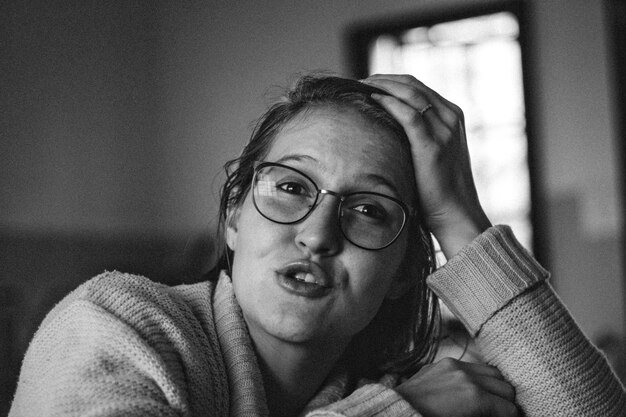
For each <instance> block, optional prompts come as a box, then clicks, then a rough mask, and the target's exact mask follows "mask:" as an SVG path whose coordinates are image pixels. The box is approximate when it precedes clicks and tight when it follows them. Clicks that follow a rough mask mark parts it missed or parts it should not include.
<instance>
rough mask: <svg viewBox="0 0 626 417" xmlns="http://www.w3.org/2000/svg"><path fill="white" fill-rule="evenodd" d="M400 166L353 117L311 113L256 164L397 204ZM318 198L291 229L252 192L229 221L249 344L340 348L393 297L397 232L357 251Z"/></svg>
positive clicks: (399, 256) (332, 208)
mask: <svg viewBox="0 0 626 417" xmlns="http://www.w3.org/2000/svg"><path fill="white" fill-rule="evenodd" d="M407 158H408V157H407V155H404V154H403V152H402V148H401V146H400V143H399V141H398V139H397V138H394V137H392V134H391V133H390V132H389V131H387V130H386V129H383V128H381V127H378V126H375V125H374V124H372V123H371V122H369V121H368V120H366V119H365V118H363V117H362V116H361V115H360V114H358V113H357V112H356V111H353V110H337V109H332V110H331V109H314V110H311V111H309V112H306V113H305V114H301V115H299V116H297V117H295V118H294V119H293V120H291V121H290V122H289V123H288V124H287V125H286V126H284V128H283V129H282V130H281V131H280V132H279V133H278V134H277V136H276V137H275V139H274V142H273V144H272V146H271V149H270V150H269V153H268V155H267V156H266V158H265V161H269V162H280V163H282V164H284V165H288V166H290V167H293V168H296V169H298V170H300V171H302V172H304V173H305V174H307V175H308V176H309V177H310V178H312V179H313V181H315V183H316V184H317V186H318V187H319V188H321V189H328V190H332V191H335V192H338V193H341V194H346V193H350V192H355V191H374V192H378V193H382V194H386V195H389V196H392V197H395V198H397V199H400V200H402V201H404V202H405V203H406V202H409V201H412V195H413V191H412V190H413V187H414V180H413V178H412V177H411V173H412V170H411V169H410V165H409V163H408V162H407ZM320 198H321V200H320V201H319V202H318V205H317V207H316V208H315V209H314V210H313V212H312V213H311V214H310V215H309V216H308V217H306V218H305V219H304V220H302V221H300V222H298V223H295V224H278V223H274V222H272V221H270V220H268V219H266V218H264V217H263V216H262V215H261V214H259V212H258V211H257V210H256V208H255V207H254V204H253V200H252V194H251V193H248V195H247V197H246V198H245V200H244V202H243V203H242V205H241V207H240V208H239V209H238V210H237V212H236V213H233V214H232V215H233V218H232V222H231V223H230V226H229V227H228V228H227V242H228V244H229V246H230V248H231V249H232V250H233V251H234V259H233V271H232V275H233V276H232V280H233V286H234V290H235V295H236V297H237V299H238V301H239V304H240V305H241V308H242V311H243V314H244V317H245V320H246V322H247V324H248V327H249V329H250V332H251V334H252V336H253V338H254V339H255V340H256V337H262V338H267V337H271V338H278V339H280V340H282V341H285V342H292V343H312V344H316V345H322V346H328V345H329V344H333V345H335V346H345V344H347V343H348V342H349V341H350V339H351V338H352V336H354V335H355V334H356V333H358V332H359V331H360V330H362V329H363V328H364V327H365V326H366V325H367V324H368V323H369V322H370V321H371V320H372V318H373V317H374V316H375V314H376V312H377V311H378V308H379V307H380V305H381V303H382V301H383V299H384V298H385V297H393V296H398V295H400V294H401V291H402V289H401V284H400V283H399V282H397V281H396V275H397V272H398V268H399V267H400V264H401V262H402V260H403V258H404V255H405V252H406V247H407V231H406V228H405V230H404V231H403V232H402V234H401V235H400V237H399V238H398V239H397V240H396V241H395V242H394V243H393V244H392V245H390V246H388V247H387V248H384V249H382V250H377V251H372V250H365V249H362V248H359V247H357V246H355V245H353V244H352V243H350V242H349V241H347V240H346V239H345V238H344V236H343V234H342V232H341V229H340V226H339V222H338V214H337V213H338V204H339V200H338V198H337V197H335V196H332V195H328V194H322V195H320ZM307 275H308V276H307ZM302 279H306V280H307V281H314V282H315V285H318V284H319V286H320V287H321V288H316V287H314V288H313V289H311V285H310V284H309V285H305V284H303V283H302V281H301V280H302Z"/></svg>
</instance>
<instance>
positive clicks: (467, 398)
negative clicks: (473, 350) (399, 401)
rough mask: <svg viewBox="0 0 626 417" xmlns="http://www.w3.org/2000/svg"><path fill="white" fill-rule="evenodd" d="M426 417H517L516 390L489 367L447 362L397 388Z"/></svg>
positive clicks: (433, 365)
mask: <svg viewBox="0 0 626 417" xmlns="http://www.w3.org/2000/svg"><path fill="white" fill-rule="evenodd" d="M396 391H397V392H398V393H399V394H400V395H401V396H402V397H404V399H406V400H407V401H408V402H409V403H410V404H411V405H412V406H413V408H415V409H416V410H417V411H418V412H420V413H421V414H422V415H424V416H426V417H431V416H446V417H456V416H458V417H470V416H503V417H504V416H517V415H518V411H517V407H516V406H515V403H514V400H515V389H514V388H513V387H512V386H511V384H509V383H508V382H507V381H506V380H505V379H504V377H503V376H502V375H501V374H500V372H499V371H498V370H497V369H496V368H494V367H492V366H488V365H482V364H476V363H469V362H461V361H458V360H455V359H451V358H446V359H442V360H441V361H439V362H436V363H433V364H430V365H426V366H424V367H423V368H422V369H421V370H420V371H419V372H417V373H416V374H415V375H414V376H413V377H411V378H410V379H409V380H407V381H406V382H404V383H403V384H401V385H399V386H398V387H396Z"/></svg>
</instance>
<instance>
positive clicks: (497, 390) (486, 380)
mask: <svg viewBox="0 0 626 417" xmlns="http://www.w3.org/2000/svg"><path fill="white" fill-rule="evenodd" d="M475 382H476V383H477V384H478V385H480V386H481V387H482V389H484V390H485V391H487V392H489V393H491V394H493V395H497V396H498V397H500V398H502V399H505V400H507V401H511V402H513V401H515V388H513V386H512V385H511V384H509V383H508V382H506V381H504V380H502V379H498V378H493V377H490V376H476V377H475Z"/></svg>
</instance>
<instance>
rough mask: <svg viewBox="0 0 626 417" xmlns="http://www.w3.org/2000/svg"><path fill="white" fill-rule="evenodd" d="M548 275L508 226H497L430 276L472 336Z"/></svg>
mask: <svg viewBox="0 0 626 417" xmlns="http://www.w3.org/2000/svg"><path fill="white" fill-rule="evenodd" d="M547 278H549V273H548V271H546V270H545V269H544V268H543V267H542V266H541V265H539V263H537V261H536V260H535V259H534V258H533V257H532V255H531V254H530V253H529V252H528V251H527V250H526V249H524V248H523V247H522V245H520V243H519V242H518V241H517V239H515V236H513V232H512V231H511V228H510V227H508V226H494V227H491V228H489V229H487V230H486V231H485V232H484V233H483V234H481V235H480V236H478V237H477V238H476V239H475V240H474V241H473V242H472V243H471V244H469V245H468V246H466V247H465V248H463V249H462V250H461V251H460V252H459V253H458V254H457V255H456V256H454V257H453V258H452V259H450V260H449V261H448V263H446V264H445V265H444V266H443V267H441V268H440V269H438V270H437V271H435V272H434V273H433V274H431V275H430V276H429V277H428V280H427V282H428V285H429V287H430V288H431V289H432V290H433V291H434V292H435V294H437V296H438V297H439V298H440V299H442V300H443V302H444V303H445V304H446V306H447V307H448V308H449V309H450V310H451V311H452V312H453V313H454V315H455V316H457V317H458V318H459V320H461V322H463V324H464V325H465V327H466V328H467V330H468V331H469V332H470V334H471V335H472V336H475V335H476V334H477V333H478V331H479V330H480V328H481V327H482V325H483V324H484V323H485V322H486V321H487V320H488V319H489V318H490V317H491V316H493V315H494V314H495V313H496V312H497V311H498V310H500V309H501V308H502V307H504V306H505V305H506V304H507V303H508V302H509V301H511V300H512V299H513V298H515V297H516V296H518V295H519V294H521V293H522V292H524V291H525V290H527V289H528V288H530V287H532V286H533V285H535V284H537V283H538V282H541V281H543V280H545V279H547Z"/></svg>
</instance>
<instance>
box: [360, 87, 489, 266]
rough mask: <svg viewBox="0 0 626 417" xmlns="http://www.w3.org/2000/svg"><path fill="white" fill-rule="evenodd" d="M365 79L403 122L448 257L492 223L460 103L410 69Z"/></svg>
mask: <svg viewBox="0 0 626 417" xmlns="http://www.w3.org/2000/svg"><path fill="white" fill-rule="evenodd" d="M364 82H365V83H367V84H369V85H372V86H375V87H378V88H380V89H382V90H384V91H387V92H388V93H389V94H390V95H377V94H375V95H373V96H372V97H373V98H374V99H376V100H377V101H378V102H380V103H381V105H382V106H383V107H384V108H385V109H386V110H387V111H388V112H389V113H390V114H391V115H392V116H394V117H395V118H396V119H397V120H398V122H399V123H400V124H401V125H402V126H403V127H404V130H405V132H406V134H407V136H408V138H409V141H410V142H411V151H412V157H413V167H414V170H415V178H416V181H417V189H418V192H419V197H420V200H421V201H420V202H421V209H422V210H423V213H422V214H423V216H424V219H425V221H426V223H427V225H428V227H429V228H430V230H431V231H432V232H433V234H434V235H435V237H436V238H437V240H438V241H439V243H440V244H441V247H442V250H443V253H444V255H446V257H447V258H448V259H449V258H450V257H452V256H454V255H455V254H456V253H457V252H458V251H459V250H460V249H461V248H462V247H463V246H465V245H466V244H468V243H470V242H471V241H472V240H473V239H474V238H475V237H476V236H478V235H479V234H480V233H482V232H483V231H484V230H485V229H487V228H488V227H490V226H491V223H490V222H489V219H488V218H487V216H486V215H485V213H484V211H483V209H482V207H481V205H480V202H479V201H478V194H477V192H476V187H475V186H474V180H473V177H472V171H471V167H470V159H469V152H468V149H467V142H466V137H465V125H464V118H463V112H462V111H461V109H460V108H459V107H458V106H456V105H455V104H453V103H450V102H449V101H448V100H446V99H444V98H443V97H441V96H440V95H439V94H437V93H436V92H435V91H433V90H431V89H430V88H428V87H427V86H426V85H424V84H423V83H422V82H420V81H418V80H417V79H415V78H414V77H412V76H410V75H373V76H371V77H369V78H367V79H366V80H364Z"/></svg>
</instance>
